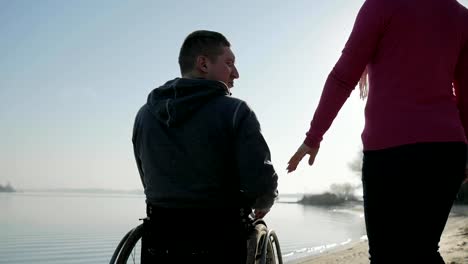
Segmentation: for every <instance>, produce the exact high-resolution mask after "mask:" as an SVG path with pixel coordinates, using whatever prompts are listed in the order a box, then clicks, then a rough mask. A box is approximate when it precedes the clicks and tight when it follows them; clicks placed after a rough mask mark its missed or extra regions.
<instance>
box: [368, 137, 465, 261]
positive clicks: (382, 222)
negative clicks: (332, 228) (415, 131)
mask: <svg viewBox="0 0 468 264" xmlns="http://www.w3.org/2000/svg"><path fill="white" fill-rule="evenodd" d="M466 156H467V151H466V144H465V143H462V142H443V143H420V144H411V145H404V146H399V147H394V148H388V149H384V150H376V151H364V159H363V168H362V182H363V189H364V212H365V221H366V229H367V237H368V239H369V254H370V260H371V263H372V264H382V263H425V264H433V263H434V264H435V263H437V264H439V263H440V264H443V263H444V261H443V259H442V257H441V256H440V254H439V252H438V250H439V245H438V244H439V240H440V236H441V234H442V231H443V230H444V227H445V224H446V222H447V218H448V215H449V213H450V210H451V207H452V204H453V201H454V199H455V196H456V194H457V191H458V190H459V188H460V185H461V183H462V181H463V179H464V177H465V175H464V172H465V164H466Z"/></svg>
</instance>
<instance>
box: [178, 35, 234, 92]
mask: <svg viewBox="0 0 468 264" xmlns="http://www.w3.org/2000/svg"><path fill="white" fill-rule="evenodd" d="M230 47H231V44H230V43H229V41H228V40H227V39H226V37H224V36H223V35H222V34H221V33H218V32H214V31H207V30H198V31H194V32H192V33H191V34H190V35H188V36H187V38H185V41H184V43H183V44H182V47H181V48H180V53H179V65H180V71H181V74H182V77H186V78H202V79H207V80H216V81H221V82H223V83H225V84H226V85H227V87H228V88H232V87H233V86H234V79H237V78H239V73H238V72H237V68H236V66H235V65H234V63H235V56H234V53H232V51H231V48H230Z"/></svg>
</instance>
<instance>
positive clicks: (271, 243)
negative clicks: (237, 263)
mask: <svg viewBox="0 0 468 264" xmlns="http://www.w3.org/2000/svg"><path fill="white" fill-rule="evenodd" d="M140 220H143V219H140ZM142 236H143V224H140V225H138V226H137V227H135V228H133V229H132V230H130V231H128V232H127V234H125V236H124V237H123V238H122V239H121V240H120V242H119V244H118V245H117V248H116V249H115V251H114V253H113V255H112V257H111V260H110V262H109V264H126V263H135V264H136V263H141V262H140V253H141V238H142ZM246 247H247V260H246V264H283V259H282V256H281V248H280V244H279V241H278V237H277V235H276V233H275V231H274V230H273V229H269V228H268V227H267V225H266V223H265V221H264V220H262V219H258V220H255V221H254V222H253V228H252V230H251V232H250V233H249V236H248V238H247V241H246Z"/></svg>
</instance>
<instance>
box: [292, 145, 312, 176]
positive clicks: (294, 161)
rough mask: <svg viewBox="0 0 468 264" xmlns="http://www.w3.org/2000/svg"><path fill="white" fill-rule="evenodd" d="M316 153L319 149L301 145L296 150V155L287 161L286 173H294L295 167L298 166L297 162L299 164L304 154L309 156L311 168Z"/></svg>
mask: <svg viewBox="0 0 468 264" xmlns="http://www.w3.org/2000/svg"><path fill="white" fill-rule="evenodd" d="M318 151H319V148H311V147H309V146H307V145H306V144H304V143H302V145H301V146H300V147H299V148H298V149H297V151H296V153H294V155H293V156H292V157H291V159H290V160H289V162H288V167H287V168H286V170H287V171H288V173H290V172H293V171H295V170H296V168H297V165H299V162H301V160H302V158H304V156H305V155H306V154H309V156H310V157H309V165H310V166H312V164H314V161H315V157H316V156H317V153H318Z"/></svg>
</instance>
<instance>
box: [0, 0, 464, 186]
mask: <svg viewBox="0 0 468 264" xmlns="http://www.w3.org/2000/svg"><path fill="white" fill-rule="evenodd" d="M362 2H363V0H327V1H310V0H300V1H299V0H297V1H279V0H274V1H273V0H268V1H267V0H261V1H247V0H240V1H224V0H218V1H214V0H213V1H202V2H200V1H180V0H175V1H116V0H112V1H111V0H107V1H104V0H103V1H84V0H80V1H79V0H76V1H61V0H56V1H45V0H42V1H33V0H29V1H19V0H17V1H6V0H0V37H1V41H0V98H1V99H2V100H1V101H2V103H1V104H0V126H1V129H0V184H2V183H6V182H7V181H10V182H11V183H12V184H13V185H14V186H16V187H17V188H62V187H65V188H70V187H76V188H111V189H137V188H140V187H141V183H140V179H139V176H138V172H137V169H136V166H135V163H134V158H133V152H132V145H131V131H132V125H133V118H134V116H135V114H136V111H137V110H138V108H139V107H140V106H141V105H142V104H143V103H144V102H145V101H146V97H147V94H148V93H149V92H150V91H151V90H152V89H153V88H154V87H157V86H159V85H160V84H162V83H163V82H165V81H166V80H168V79H172V78H175V77H178V76H179V68H178V64H177V56H178V52H179V48H180V45H181V43H182V41H183V39H184V38H185V36H186V35H187V34H188V33H190V32H192V31H194V30H197V29H208V30H215V31H219V32H222V33H223V34H224V35H225V36H226V37H227V38H228V39H229V40H230V42H231V44H232V49H233V51H234V53H235V55H236V57H237V67H238V69H239V72H240V79H239V80H238V81H237V82H236V85H235V87H234V89H233V90H232V92H233V96H235V97H239V98H241V99H244V100H245V101H247V102H248V103H249V104H250V105H251V106H252V108H253V109H254V111H255V112H256V113H257V115H258V117H259V119H260V122H261V124H262V129H263V133H264V136H265V138H266V140H267V142H268V143H269V146H270V149H271V152H272V158H273V163H274V165H275V168H276V170H277V171H278V173H279V175H280V182H279V184H280V185H279V189H280V192H283V193H291V192H317V191H322V190H325V189H327V188H328V187H329V185H330V184H332V183H342V182H352V183H358V182H359V179H358V177H356V176H355V175H354V174H353V173H352V172H351V171H350V170H349V168H348V163H349V162H351V161H352V160H353V159H354V158H355V157H356V156H357V153H358V151H360V148H361V141H360V133H361V130H362V127H363V108H364V101H361V100H359V95H358V93H357V92H356V91H355V92H353V93H352V95H351V98H350V100H348V102H347V103H346V104H345V106H344V107H343V109H342V111H341V112H340V114H339V115H338V118H337V119H336V120H335V122H334V124H333V125H332V127H331V129H330V130H329V132H328V133H327V134H326V135H325V139H324V141H323V143H322V148H321V151H320V153H319V156H318V157H317V160H316V164H315V165H314V166H313V167H309V166H306V164H305V162H304V164H301V165H300V168H299V169H298V170H297V171H296V172H295V173H293V174H286V173H285V168H286V163H287V161H288V159H289V157H290V156H291V155H292V154H293V153H294V151H295V150H296V148H297V147H298V146H299V145H300V143H301V142H302V141H303V139H304V136H305V132H306V131H307V130H308V128H309V122H310V119H311V118H312V115H313V112H314V109H315V107H316V105H317V103H318V98H319V96H320V94H321V90H322V87H323V83H324V81H325V79H326V77H327V75H328V73H329V71H330V70H331V68H332V67H333V65H334V63H335V62H336V60H337V58H338V57H339V55H340V52H341V50H342V48H343V46H344V44H345V42H346V39H347V37H348V35H349V33H350V31H351V28H352V25H353V22H354V19H355V16H356V14H357V11H358V10H359V7H360V5H361V4H362ZM461 2H462V3H463V4H465V5H467V4H468V0H463V1H461Z"/></svg>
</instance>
